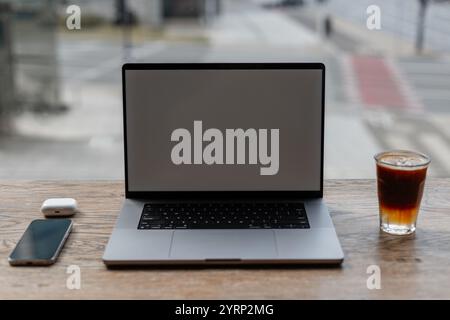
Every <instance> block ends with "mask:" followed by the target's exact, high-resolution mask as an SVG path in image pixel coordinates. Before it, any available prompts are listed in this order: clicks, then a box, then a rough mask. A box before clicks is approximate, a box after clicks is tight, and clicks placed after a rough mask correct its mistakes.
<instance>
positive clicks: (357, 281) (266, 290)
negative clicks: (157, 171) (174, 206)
mask: <svg viewBox="0 0 450 320" xmlns="http://www.w3.org/2000/svg"><path fill="white" fill-rule="evenodd" d="M123 189H124V186H123V182H122V181H114V182H110V181H92V182H91V181H89V182H85V181H75V182H60V181H19V182H16V181H13V182H2V183H0V298H1V299H14V298H19V299H22V298H38V299H44V298H45V299H46V298H50V299H80V298H82V299H92V298H105V299H117V298H123V299H184V298H187V299H204V298H206V299H264V298H272V299H335V298H339V299H340V298H343V299H350V298H356V299H382V298H386V299H397V298H418V299H422V298H424V299H428V298H437V299H444V298H445V299H450V179H436V180H429V181H427V186H426V190H425V194H424V199H423V201H422V209H421V212H420V215H419V221H418V230H417V232H416V234H415V235H414V236H407V237H396V236H389V235H386V234H383V233H380V232H379V229H378V205H377V198H376V189H375V181H373V180H331V181H326V183H325V200H326V202H327V205H328V207H329V209H330V211H331V215H332V218H333V221H334V224H335V226H336V230H337V233H338V236H339V239H340V241H341V244H342V247H343V250H344V252H345V261H344V263H343V264H342V266H340V267H332V268H330V267H320V268H319V267H311V266H310V267H289V268H287V267H284V268H283V267H276V268H274V267H271V268H268V267H261V266H259V267H252V268H248V267H247V268H236V267H228V268H217V267H216V268H202V269H199V268H176V269H174V268H172V269H170V268H130V269H118V270H117V269H114V270H108V269H107V268H106V267H105V266H104V264H103V262H102V260H101V257H102V254H103V250H104V248H105V245H106V243H107V241H108V237H109V235H110V234H111V231H112V229H113V226H114V223H115V220H116V218H117V214H118V211H119V208H120V205H121V202H122V199H123V196H124V192H123ZM49 197H73V198H76V199H77V200H78V202H79V207H80V209H81V212H80V213H78V214H77V215H76V216H74V217H73V221H74V230H73V232H72V234H71V235H70V237H69V239H68V241H67V243H66V245H65V247H64V249H63V251H62V253H61V256H60V257H59V259H58V261H57V263H56V264H54V265H53V266H50V267H11V266H9V264H8V261H7V257H8V255H9V253H10V252H11V250H12V249H13V248H14V246H15V244H16V242H17V241H18V240H19V238H20V236H21V235H22V233H23V232H24V230H25V228H26V227H27V226H28V224H29V223H30V222H31V221H32V220H33V219H37V218H42V215H41V213H40V212H39V208H40V205H41V203H42V201H43V200H45V199H46V198H49ZM69 265H78V266H80V268H81V288H80V289H79V290H69V289H67V287H66V280H67V277H68V276H69V274H67V273H66V270H67V267H68V266H69ZM370 265H378V266H379V267H380V268H381V286H382V288H381V289H380V290H369V289H368V288H367V285H366V281H367V278H368V276H369V274H367V268H368V267H369V266H370Z"/></svg>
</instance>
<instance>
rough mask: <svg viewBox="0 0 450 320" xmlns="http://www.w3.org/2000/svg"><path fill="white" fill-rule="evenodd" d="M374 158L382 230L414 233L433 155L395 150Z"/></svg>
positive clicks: (399, 233)
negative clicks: (430, 156)
mask: <svg viewBox="0 0 450 320" xmlns="http://www.w3.org/2000/svg"><path fill="white" fill-rule="evenodd" d="M375 161H376V165H377V187H378V202H379V210H380V228H381V230H383V231H384V232H387V233H389V234H395V235H406V234H411V233H413V232H414V231H415V230H416V221H417V215H418V213H419V208H420V201H421V200H422V194H423V188H424V185H425V178H426V174H427V169H428V165H429V163H430V158H429V157H428V156H426V155H424V154H422V153H418V152H413V151H403V150H392V151H386V152H381V153H378V154H377V155H375Z"/></svg>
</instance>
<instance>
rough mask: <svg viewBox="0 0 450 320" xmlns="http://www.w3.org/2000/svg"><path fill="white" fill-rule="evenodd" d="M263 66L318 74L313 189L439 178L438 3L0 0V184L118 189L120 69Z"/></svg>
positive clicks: (448, 66)
mask: <svg viewBox="0 0 450 320" xmlns="http://www.w3.org/2000/svg"><path fill="white" fill-rule="evenodd" d="M70 5H77V6H79V8H80V10H81V16H80V17H81V25H80V27H81V28H80V29H76V28H75V29H73V30H71V28H69V27H68V23H67V22H68V19H69V18H70V16H71V14H72V13H73V11H69V12H68V11H67V9H68V8H69V6H70ZM370 5H376V6H378V8H379V9H380V22H381V24H380V27H381V28H380V29H377V28H375V29H374V30H371V29H372V28H370V26H368V24H367V20H368V19H369V20H370V21H371V17H372V14H373V11H370V10H369V13H368V11H367V10H368V7H369V6H370ZM69 26H70V24H69ZM264 61H289V62H303V61H318V62H324V63H325V64H326V67H327V80H326V81H327V83H326V87H327V88H326V129H325V132H326V137H325V178H373V177H374V176H375V170H374V161H373V155H374V154H375V153H376V152H379V151H381V150H384V149H391V148H401V149H413V150H417V151H421V152H424V153H426V154H428V155H430V156H431V158H432V165H431V167H430V172H429V174H430V175H431V176H434V177H448V176H450V1H448V0H370V1H367V0H328V1H325V0H322V1H319V0H309V1H307V0H303V1H302V0H96V1H92V0H91V1H88V0H69V1H62V0H59V1H58V0H14V1H7V0H0V179H122V178H123V146H122V93H121V76H120V69H121V65H122V64H123V63H125V62H264Z"/></svg>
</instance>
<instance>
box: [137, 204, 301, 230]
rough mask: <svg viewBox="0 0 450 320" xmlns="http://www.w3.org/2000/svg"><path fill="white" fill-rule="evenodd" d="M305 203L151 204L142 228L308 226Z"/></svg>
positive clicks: (139, 227) (279, 227)
mask: <svg viewBox="0 0 450 320" xmlns="http://www.w3.org/2000/svg"><path fill="white" fill-rule="evenodd" d="M308 228H309V223H308V218H307V216H306V211H305V206H304V205H303V203H300V202H292V203H285V202H283V203H273V202H271V203H222V202H209V203H203V202H201V203H148V204H145V205H144V208H143V210H142V215H141V219H140V221H139V225H138V229H308Z"/></svg>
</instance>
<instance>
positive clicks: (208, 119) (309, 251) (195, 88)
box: [103, 63, 344, 266]
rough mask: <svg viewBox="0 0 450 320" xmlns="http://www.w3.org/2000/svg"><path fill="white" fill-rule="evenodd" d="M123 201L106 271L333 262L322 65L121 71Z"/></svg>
mask: <svg viewBox="0 0 450 320" xmlns="http://www.w3.org/2000/svg"><path fill="white" fill-rule="evenodd" d="M122 82H123V119H124V148H125V199H124V202H123V206H122V209H121V211H120V214H119V217H118V220H117V223H116V226H115V228H114V231H113V233H112V235H111V237H110V239H109V242H108V244H107V247H106V249H105V252H104V255H103V261H104V263H105V264H106V265H108V266H114V265H155V264H156V265H160V264H164V265H165V264H183V265H184V264H303V263H308V264H322V263H323V264H339V263H341V262H342V260H343V257H344V255H343V252H342V249H341V246H340V243H339V240H338V237H337V235H336V232H335V229H334V226H333V223H332V220H331V218H330V215H329V212H328V209H327V207H326V205H325V203H324V200H323V198H322V196H323V150H324V147H323V145H324V97H325V94H324V93H325V87H324V86H325V66H324V65H323V64H320V63H198V64H197V63H194V64H192V63H189V64H184V63H176V64H172V63H168V64H125V65H124V66H123V68H122Z"/></svg>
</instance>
